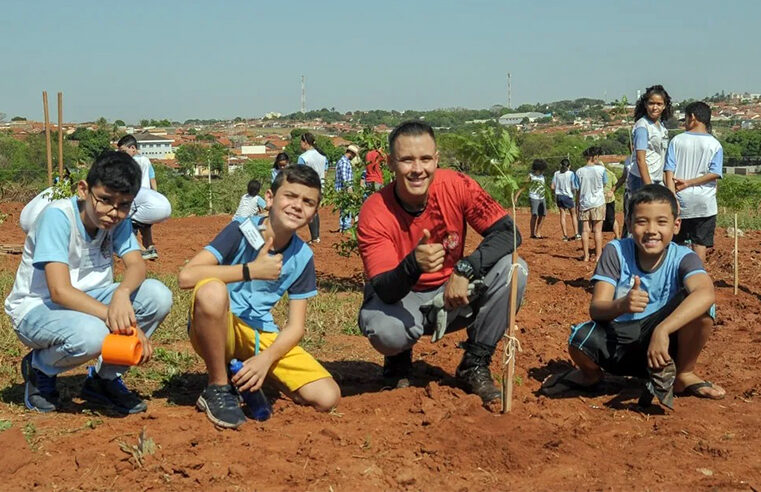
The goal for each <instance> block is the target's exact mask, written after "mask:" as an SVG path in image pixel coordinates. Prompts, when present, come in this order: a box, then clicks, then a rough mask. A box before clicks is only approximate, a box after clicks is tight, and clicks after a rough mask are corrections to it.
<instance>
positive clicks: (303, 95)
mask: <svg viewBox="0 0 761 492" xmlns="http://www.w3.org/2000/svg"><path fill="white" fill-rule="evenodd" d="M306 111H307V93H306V86H305V85H304V76H303V75H302V76H301V112H302V113H306Z"/></svg>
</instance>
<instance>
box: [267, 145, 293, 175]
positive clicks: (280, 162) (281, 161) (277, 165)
mask: <svg viewBox="0 0 761 492" xmlns="http://www.w3.org/2000/svg"><path fill="white" fill-rule="evenodd" d="M290 163H291V158H290V157H288V154H286V153H285V152H280V153H279V154H278V155H276V156H275V162H273V163H272V175H271V176H270V183H274V182H275V178H277V175H278V173H280V171H281V170H282V169H283V168H284V167H285V166H288V165H289V164H290Z"/></svg>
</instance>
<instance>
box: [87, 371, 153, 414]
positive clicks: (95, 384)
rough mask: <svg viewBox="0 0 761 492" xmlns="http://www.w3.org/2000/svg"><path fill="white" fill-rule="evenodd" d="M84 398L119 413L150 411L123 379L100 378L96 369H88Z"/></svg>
mask: <svg viewBox="0 0 761 492" xmlns="http://www.w3.org/2000/svg"><path fill="white" fill-rule="evenodd" d="M82 398H84V399H86V400H89V401H92V402H94V403H99V404H101V405H105V406H108V407H111V408H113V409H114V410H116V411H118V412H119V413H125V414H132V413H140V412H145V411H146V410H148V405H146V403H145V402H144V401H143V400H142V399H140V397H139V396H137V394H135V393H134V392H132V391H130V390H129V388H127V386H126V385H125V384H124V380H122V378H121V377H118V378H116V379H103V378H101V377H100V376H98V374H97V373H96V372H95V368H94V367H89V368H88V369H87V378H86V379H85V384H84V386H83V387H82Z"/></svg>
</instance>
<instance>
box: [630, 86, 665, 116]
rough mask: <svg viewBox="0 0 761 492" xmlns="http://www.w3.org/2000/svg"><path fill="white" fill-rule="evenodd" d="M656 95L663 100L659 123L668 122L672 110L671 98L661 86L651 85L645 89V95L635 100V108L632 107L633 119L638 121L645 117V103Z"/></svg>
mask: <svg viewBox="0 0 761 492" xmlns="http://www.w3.org/2000/svg"><path fill="white" fill-rule="evenodd" d="M654 94H657V95H659V96H661V97H662V98H663V102H664V104H665V106H664V107H663V112H661V121H668V120H670V119H671V114H672V113H673V111H674V109H673V108H672V107H671V96H669V93H668V92H666V89H664V88H663V86H662V85H651V86H650V87H648V88H647V89H645V93H644V94H642V96H641V97H640V98H639V99H638V100H637V104H636V106H634V119H635V120H638V119H640V118H642V117H643V116H647V101H648V100H649V99H650V96H652V95H654Z"/></svg>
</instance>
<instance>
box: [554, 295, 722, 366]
mask: <svg viewBox="0 0 761 492" xmlns="http://www.w3.org/2000/svg"><path fill="white" fill-rule="evenodd" d="M685 297H687V292H686V291H685V290H682V291H680V292H679V293H678V294H677V295H676V296H674V297H673V298H672V299H671V300H670V301H669V302H668V303H667V304H666V305H665V306H663V307H662V308H661V309H659V310H658V311H656V312H654V313H653V314H651V315H650V316H647V317H646V318H642V319H638V320H632V321H623V322H618V321H587V322H585V323H581V324H579V325H576V326H574V327H573V328H572V330H571V337H570V338H569V339H568V345H570V346H571V347H574V348H576V349H578V350H580V351H582V352H583V353H584V354H585V355H586V356H587V357H589V358H590V359H592V360H593V361H594V362H595V363H596V364H597V365H598V366H600V367H602V368H603V369H604V370H605V371H607V372H609V373H611V374H617V375H619V376H635V377H640V378H646V377H648V372H647V349H648V347H649V346H650V338H651V337H652V336H653V330H655V328H656V327H657V326H658V325H659V324H660V323H661V322H662V321H663V320H664V319H666V318H668V316H669V315H670V314H671V313H672V312H674V310H675V309H676V308H677V306H679V304H681V302H682V301H683V300H684V299H685ZM708 314H709V315H710V316H711V317H714V307H713V306H711V309H710V310H709V313H708ZM677 333H678V331H677V332H674V333H672V334H671V336H670V337H669V354H671V357H672V358H675V357H676V353H677Z"/></svg>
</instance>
